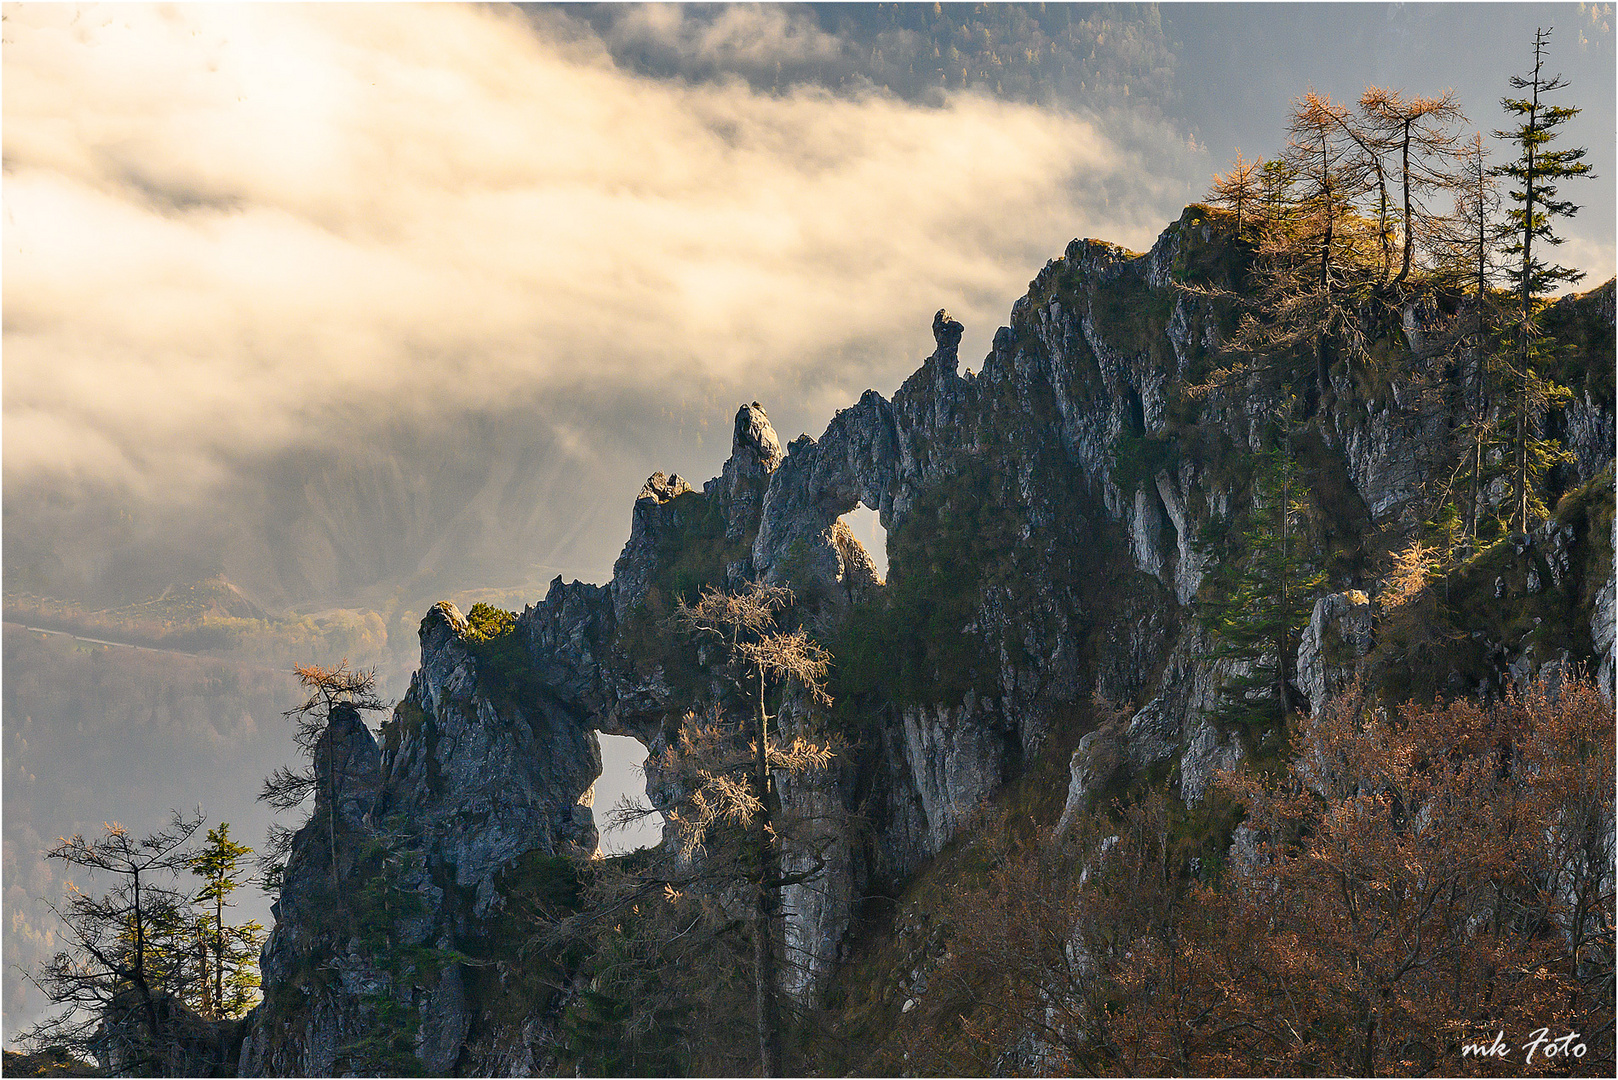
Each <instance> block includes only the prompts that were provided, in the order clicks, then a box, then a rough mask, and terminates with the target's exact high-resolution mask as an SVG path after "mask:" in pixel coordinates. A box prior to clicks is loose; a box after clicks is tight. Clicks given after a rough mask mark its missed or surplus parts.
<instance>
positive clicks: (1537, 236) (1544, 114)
mask: <svg viewBox="0 0 1618 1080" xmlns="http://www.w3.org/2000/svg"><path fill="white" fill-rule="evenodd" d="M1550 35H1551V32H1550V31H1549V30H1544V29H1541V30H1538V31H1537V32H1536V33H1535V34H1534V67H1533V70H1532V71H1531V72H1530V73H1529V74H1528V75H1527V76H1526V77H1525V76H1520V75H1513V76H1512V77H1511V86H1512V88H1513V89H1515V90H1527V91H1528V95H1527V96H1526V97H1521V98H1512V97H1506V98H1502V99H1501V101H1500V104H1501V106H1502V107H1503V108H1504V109H1505V110H1506V112H1507V113H1509V114H1511V115H1513V116H1516V117H1518V118H1520V120H1521V122H1520V123H1519V124H1518V125H1517V126H1516V127H1514V128H1511V129H1509V130H1503V131H1496V132H1495V133H1494V136H1495V138H1497V139H1501V140H1504V141H1507V142H1510V143H1512V144H1514V145H1515V147H1516V150H1517V157H1516V159H1515V160H1514V161H1511V162H1509V163H1507V164H1505V165H1501V166H1498V167H1497V168H1495V169H1494V170H1493V172H1494V174H1495V175H1497V176H1504V177H1507V178H1508V179H1510V180H1511V181H1512V183H1513V185H1514V186H1513V187H1511V188H1510V189H1509V190H1508V192H1507V197H1508V198H1509V199H1510V200H1511V202H1512V204H1513V206H1512V208H1511V210H1510V211H1509V213H1508V217H1509V219H1510V221H1511V224H1512V226H1513V231H1514V234H1515V236H1514V239H1513V240H1512V242H1511V244H1510V245H1509V246H1508V247H1507V248H1506V254H1508V255H1514V256H1519V257H1520V259H1519V261H1518V262H1517V264H1516V266H1515V267H1514V268H1513V269H1512V270H1511V271H1510V276H1511V279H1512V284H1513V285H1514V286H1515V291H1516V294H1517V311H1516V330H1517V335H1516V336H1517V350H1516V354H1517V355H1516V362H1515V365H1514V370H1513V371H1512V375H1513V376H1514V377H1515V379H1516V380H1517V400H1516V403H1515V408H1514V410H1513V412H1514V415H1513V417H1512V419H1513V420H1514V421H1515V423H1516V430H1517V435H1516V478H1515V479H1516V488H1517V490H1516V496H1517V515H1516V516H1517V524H1518V527H1519V528H1521V529H1522V530H1523V531H1525V532H1526V531H1527V529H1528V527H1529V524H1530V519H1529V515H1530V513H1531V512H1533V511H1535V510H1537V511H1538V516H1543V515H1544V507H1543V505H1540V506H1535V505H1534V504H1535V503H1536V502H1537V501H1538V500H1537V499H1536V498H1535V497H1534V495H1533V494H1532V491H1531V489H1533V488H1535V487H1537V480H1538V478H1539V476H1541V475H1543V473H1544V470H1545V469H1546V468H1548V467H1549V466H1550V465H1551V464H1552V463H1553V462H1554V460H1555V459H1556V458H1555V451H1554V448H1553V447H1551V446H1550V445H1549V444H1548V443H1547V442H1546V441H1545V440H1542V439H1537V438H1535V437H1534V431H1535V430H1537V429H1538V427H1539V424H1540V422H1541V420H1542V419H1543V418H1544V415H1545V413H1546V411H1547V410H1549V409H1550V408H1551V407H1552V406H1553V405H1555V404H1556V403H1557V402H1558V401H1559V400H1560V399H1561V398H1562V397H1565V391H1564V390H1563V389H1562V388H1561V387H1559V386H1557V385H1556V384H1554V383H1552V382H1551V381H1550V380H1548V379H1546V378H1545V377H1544V376H1542V375H1541V374H1539V372H1538V370H1537V368H1538V367H1539V363H1538V360H1539V356H1538V355H1537V349H1536V346H1537V345H1538V338H1539V332H1538V327H1537V325H1536V319H1535V315H1536V310H1535V302H1536V301H1537V300H1538V298H1539V297H1541V296H1543V295H1544V294H1545V293H1547V292H1549V291H1550V290H1551V289H1553V288H1555V287H1556V286H1557V285H1559V284H1561V283H1564V282H1566V283H1569V284H1571V283H1573V282H1576V281H1578V280H1579V279H1581V278H1582V277H1584V272H1583V271H1581V270H1574V269H1570V268H1568V267H1565V266H1557V265H1555V264H1552V263H1549V262H1547V261H1546V260H1545V259H1544V258H1543V257H1542V256H1541V255H1538V254H1536V253H1535V247H1534V245H1535V242H1536V241H1538V242H1539V243H1540V244H1543V245H1546V246H1551V247H1554V246H1556V245H1558V244H1561V243H1562V238H1561V237H1559V236H1557V235H1556V233H1555V232H1554V231H1553V229H1552V226H1553V224H1554V222H1555V220H1556V219H1557V218H1571V217H1572V216H1573V215H1574V214H1576V213H1578V210H1579V208H1578V207H1577V206H1576V205H1574V204H1573V203H1572V202H1569V201H1568V200H1566V199H1559V198H1557V184H1558V183H1559V182H1560V181H1562V180H1567V179H1571V178H1574V177H1580V176H1590V175H1592V173H1591V168H1590V164H1589V162H1587V161H1584V160H1583V158H1584V155H1585V148H1584V147H1582V146H1581V147H1570V148H1567V149H1561V150H1552V149H1551V148H1550V144H1551V143H1552V142H1553V141H1554V140H1555V139H1556V137H1557V134H1558V132H1557V129H1558V128H1559V127H1561V126H1562V125H1563V124H1565V123H1566V122H1567V121H1569V120H1571V119H1573V117H1575V116H1577V115H1578V114H1579V111H1580V110H1578V109H1576V108H1572V107H1569V106H1565V105H1550V104H1547V103H1545V102H1543V101H1541V100H1540V99H1541V98H1542V97H1543V96H1544V95H1546V94H1550V93H1554V92H1555V91H1557V90H1562V89H1565V88H1566V87H1567V86H1568V83H1567V82H1566V80H1564V79H1563V78H1562V76H1560V75H1551V76H1546V75H1545V74H1544V73H1543V72H1544V64H1545V49H1546V46H1547V45H1548V44H1549V43H1550Z"/></svg>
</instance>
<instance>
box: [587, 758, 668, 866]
mask: <svg viewBox="0 0 1618 1080" xmlns="http://www.w3.org/2000/svg"><path fill="white" fill-rule="evenodd" d="M600 739H601V776H600V777H599V778H598V779H597V780H596V791H595V819H596V828H597V829H598V830H599V831H600V833H601V850H602V852H603V853H604V854H607V855H622V854H624V853H626V852H630V851H637V850H639V849H640V848H646V847H655V846H656V845H657V844H659V843H661V842H662V840H663V815H661V814H654V815H652V816H651V817H649V818H643V819H642V820H641V821H639V822H637V823H636V824H634V825H631V826H629V827H628V828H626V829H621V830H610V829H608V828H607V823H608V820H609V817H610V815H611V814H612V811H613V808H614V807H616V806H617V805H618V804H619V803H620V802H621V801H622V800H623V798H624V796H626V795H627V796H628V797H629V799H630V801H632V802H636V803H640V804H641V805H646V801H647V800H646V747H644V746H642V745H641V744H640V740H638V739H631V738H627V737H625V736H622V735H602V736H600Z"/></svg>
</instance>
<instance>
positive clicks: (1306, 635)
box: [1297, 589, 1375, 713]
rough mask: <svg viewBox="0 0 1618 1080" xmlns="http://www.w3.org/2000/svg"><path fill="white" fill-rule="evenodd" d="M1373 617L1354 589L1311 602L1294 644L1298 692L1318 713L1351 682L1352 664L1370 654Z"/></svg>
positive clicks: (1367, 599)
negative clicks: (1299, 634)
mask: <svg viewBox="0 0 1618 1080" xmlns="http://www.w3.org/2000/svg"><path fill="white" fill-rule="evenodd" d="M1374 630H1375V613H1374V611H1373V610H1372V606H1371V598H1370V597H1369V596H1366V595H1365V594H1364V593H1363V592H1361V591H1360V590H1358V589H1350V590H1348V591H1347V592H1340V593H1328V594H1327V595H1325V596H1322V597H1321V598H1320V599H1319V600H1316V601H1315V609H1314V611H1313V612H1312V613H1311V614H1310V616H1309V625H1308V626H1307V627H1305V628H1304V631H1303V634H1302V636H1301V638H1300V639H1299V641H1298V667H1297V671H1298V690H1299V691H1300V692H1302V694H1303V696H1304V697H1306V698H1308V699H1309V708H1310V710H1311V711H1312V712H1315V713H1319V712H1320V711H1321V710H1322V709H1324V708H1326V706H1327V705H1328V704H1329V703H1330V702H1331V700H1332V698H1334V697H1336V696H1337V695H1338V694H1341V693H1342V692H1343V691H1344V690H1346V689H1347V688H1348V686H1349V684H1351V683H1352V682H1353V681H1354V675H1355V662H1356V661H1358V660H1359V659H1360V658H1361V657H1363V656H1364V655H1365V654H1366V653H1368V652H1369V651H1370V650H1371V641H1372V634H1373V632H1374Z"/></svg>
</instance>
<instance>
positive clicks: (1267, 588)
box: [1199, 439, 1324, 734]
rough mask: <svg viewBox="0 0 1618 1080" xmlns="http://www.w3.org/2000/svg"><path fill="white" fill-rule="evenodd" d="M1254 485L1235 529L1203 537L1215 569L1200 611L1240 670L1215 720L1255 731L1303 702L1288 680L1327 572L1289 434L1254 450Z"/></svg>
mask: <svg viewBox="0 0 1618 1080" xmlns="http://www.w3.org/2000/svg"><path fill="white" fill-rule="evenodd" d="M1252 491H1253V501H1252V506H1251V509H1250V511H1249V513H1248V515H1247V517H1246V519H1245V520H1244V521H1242V522H1240V523H1239V527H1238V528H1235V529H1233V530H1230V531H1227V532H1225V533H1224V534H1223V535H1219V536H1210V537H1208V538H1207V540H1206V541H1205V545H1204V546H1205V547H1206V548H1207V549H1209V551H1210V553H1211V554H1213V555H1215V557H1216V561H1215V562H1214V566H1215V567H1216V568H1215V569H1214V571H1213V572H1212V573H1210V574H1209V580H1208V583H1207V585H1206V586H1205V590H1204V594H1203V599H1202V601H1201V603H1200V604H1199V609H1200V614H1201V618H1202V621H1203V625H1204V626H1205V627H1207V629H1208V630H1209V631H1210V632H1211V633H1212V634H1213V636H1214V638H1215V642H1216V643H1215V648H1214V656H1216V657H1218V658H1220V659H1227V660H1234V661H1237V662H1239V663H1240V664H1241V665H1242V667H1243V669H1244V671H1243V672H1242V673H1240V674H1237V675H1235V676H1233V677H1231V678H1230V679H1228V680H1227V681H1226V682H1225V685H1224V687H1223V689H1222V692H1223V695H1224V698H1225V702H1224V705H1223V707H1222V708H1221V710H1220V714H1219V715H1220V719H1221V720H1222V721H1224V722H1226V723H1234V724H1242V725H1245V726H1247V727H1248V728H1249V729H1250V730H1252V731H1253V732H1254V733H1255V734H1259V733H1261V732H1262V731H1263V730H1264V729H1266V728H1273V729H1279V727H1280V724H1281V722H1282V721H1283V720H1284V719H1285V718H1286V715H1287V714H1288V713H1289V712H1291V711H1293V710H1294V708H1295V707H1297V706H1299V705H1301V704H1302V696H1301V694H1300V693H1299V691H1298V688H1297V686H1296V684H1295V683H1294V681H1293V680H1294V678H1295V676H1296V670H1295V668H1296V657H1297V650H1298V639H1299V637H1300V635H1301V634H1302V632H1303V628H1304V626H1305V624H1306V623H1307V622H1308V621H1309V615H1310V613H1311V612H1312V611H1313V608H1314V600H1315V593H1316V592H1317V591H1318V590H1319V588H1320V586H1321V583H1322V582H1323V581H1324V575H1323V574H1322V573H1321V572H1320V570H1319V568H1318V567H1317V566H1316V565H1315V564H1314V561H1313V560H1312V559H1311V557H1310V551H1309V539H1308V536H1307V534H1306V531H1305V528H1304V515H1305V513H1306V512H1307V504H1306V503H1305V501H1304V499H1303V498H1302V497H1301V496H1300V494H1299V482H1298V469H1297V463H1296V462H1295V461H1294V460H1293V456H1292V453H1291V447H1290V439H1283V445H1282V446H1281V447H1279V448H1276V449H1272V450H1266V451H1264V452H1262V453H1260V454H1258V455H1257V457H1256V459H1255V461H1254V468H1253V484H1252Z"/></svg>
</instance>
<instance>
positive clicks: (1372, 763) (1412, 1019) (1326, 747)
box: [933, 680, 1614, 1076]
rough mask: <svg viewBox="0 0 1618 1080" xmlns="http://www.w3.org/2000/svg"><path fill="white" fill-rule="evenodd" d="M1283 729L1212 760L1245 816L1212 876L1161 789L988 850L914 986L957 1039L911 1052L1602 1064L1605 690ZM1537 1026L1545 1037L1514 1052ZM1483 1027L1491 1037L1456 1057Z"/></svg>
mask: <svg viewBox="0 0 1618 1080" xmlns="http://www.w3.org/2000/svg"><path fill="white" fill-rule="evenodd" d="M1294 739H1295V742H1294V746H1295V747H1296V753H1295V756H1294V757H1293V758H1292V760H1291V761H1290V763H1289V764H1288V766H1287V768H1286V769H1285V770H1284V771H1283V772H1279V773H1275V774H1271V775H1264V774H1261V773H1255V772H1243V773H1239V774H1236V775H1232V776H1229V777H1227V778H1226V780H1225V787H1226V790H1227V791H1228V792H1229V793H1231V794H1233V795H1235V796H1237V797H1239V798H1240V799H1241V800H1242V801H1243V802H1244V803H1245V805H1246V808H1247V818H1246V821H1245V823H1244V824H1243V826H1242V827H1241V829H1240V830H1238V837H1237V839H1238V842H1237V844H1236V845H1235V846H1234V847H1233V849H1232V862H1231V865H1230V867H1229V869H1228V870H1227V871H1226V872H1225V873H1224V874H1223V875H1222V877H1221V878H1219V879H1217V880H1216V879H1214V877H1213V876H1212V875H1210V874H1208V873H1207V868H1206V866H1199V865H1198V864H1195V863H1192V862H1191V861H1190V860H1188V859H1187V858H1186V857H1185V854H1184V851H1185V849H1184V847H1183V845H1181V844H1180V843H1179V842H1178V841H1177V834H1178V833H1179V832H1180V831H1182V826H1180V825H1179V824H1177V815H1176V814H1175V813H1173V812H1171V806H1172V804H1171V803H1170V802H1169V801H1168V799H1167V797H1166V796H1162V795H1156V796H1153V797H1151V798H1148V799H1147V800H1146V801H1145V802H1144V803H1143V804H1141V805H1138V806H1135V807H1132V808H1129V809H1127V810H1122V811H1118V812H1117V816H1116V817H1109V816H1107V815H1105V814H1102V815H1097V816H1095V817H1093V818H1092V819H1091V820H1089V821H1088V822H1086V823H1083V824H1082V825H1081V828H1080V834H1081V835H1080V836H1079V837H1078V838H1077V840H1076V842H1077V845H1078V846H1077V847H1076V848H1073V849H1062V848H1053V847H1051V846H1049V845H1039V844H1032V845H1024V846H1021V847H1017V846H1015V845H1009V846H1006V847H1005V848H1003V849H1002V850H1001V851H999V852H998V853H997V855H996V858H995V860H994V865H993V869H992V870H991V871H990V873H988V875H987V876H986V879H985V882H984V884H983V885H982V886H981V887H980V888H978V889H976V890H974V891H973V892H972V893H971V894H970V895H969V896H968V897H966V898H965V900H964V903H963V907H962V910H963V912H964V916H963V917H962V918H961V919H960V920H959V921H958V923H957V925H956V926H955V935H956V936H955V939H954V944H953V947H952V955H951V958H950V960H949V961H948V963H947V964H946V965H945V974H946V975H947V978H948V980H949V982H948V985H950V986H951V987H952V988H953V992H952V994H951V995H948V1000H947V1002H946V1001H945V997H946V996H945V995H939V998H940V1001H939V1004H940V1005H942V1006H943V1007H944V1008H946V1009H950V1010H953V1011H954V1013H955V1015H956V1017H957V1018H958V1019H957V1021H956V1022H957V1023H958V1024H959V1025H960V1027H961V1030H962V1032H963V1034H964V1035H965V1039H964V1040H962V1041H960V1042H958V1043H956V1044H955V1054H956V1058H957V1059H956V1060H945V1058H944V1055H943V1053H942V1051H941V1052H940V1053H939V1054H938V1055H937V1060H936V1061H934V1062H933V1064H934V1065H936V1066H937V1067H941V1068H955V1069H958V1068H960V1067H962V1066H963V1065H967V1064H972V1065H975V1066H976V1067H977V1068H978V1069H979V1070H982V1071H996V1072H1005V1071H1030V1072H1040V1073H1079V1072H1083V1073H1108V1074H1112V1073H1152V1074H1168V1075H1198V1074H1200V1075H1317V1074H1339V1075H1359V1076H1373V1075H1378V1074H1382V1075H1390V1074H1391V1075H1417V1074H1420V1075H1426V1074H1432V1073H1437V1074H1442V1075H1457V1074H1482V1075H1488V1074H1500V1073H1502V1072H1506V1073H1512V1074H1518V1073H1525V1072H1526V1073H1537V1072H1541V1071H1545V1072H1552V1073H1564V1072H1572V1073H1576V1074H1610V1073H1611V1070H1612V1067H1613V835H1614V834H1613V799H1612V792H1613V722H1612V706H1611V705H1610V704H1609V703H1608V702H1607V701H1606V700H1605V699H1604V698H1603V697H1602V696H1601V695H1600V694H1599V693H1598V692H1597V691H1596V690H1595V689H1594V687H1593V686H1592V685H1591V684H1590V683H1589V682H1586V681H1582V680H1578V681H1567V682H1564V683H1563V684H1562V685H1560V686H1535V687H1533V688H1531V689H1530V690H1529V691H1528V692H1526V693H1525V694H1523V695H1520V696H1513V697H1511V698H1510V699H1509V700H1506V701H1503V702H1497V703H1495V704H1492V705H1487V706H1485V705H1480V704H1476V703H1472V702H1454V703H1439V704H1438V705H1435V706H1419V705H1407V706H1405V707H1404V708H1403V709H1401V710H1399V711H1398V713H1397V714H1396V715H1389V714H1387V713H1385V712H1383V711H1380V710H1376V709H1372V708H1369V707H1367V706H1365V705H1364V704H1363V703H1362V702H1359V701H1357V700H1355V699H1354V698H1352V697H1349V698H1345V699H1344V700H1342V701H1339V702H1338V703H1337V704H1336V705H1335V706H1334V707H1332V708H1330V709H1327V710H1324V711H1323V714H1322V715H1321V716H1319V717H1317V718H1313V719H1309V720H1305V721H1304V722H1303V723H1302V726H1301V727H1300V728H1299V729H1298V730H1297V731H1296V732H1295V733H1294ZM1198 870H1201V871H1202V872H1201V873H1200V874H1199V873H1197V872H1196V871H1198ZM940 1019H942V1018H940V1017H934V1018H933V1020H934V1022H937V1021H938V1020H940ZM1542 1028H1543V1029H1547V1038H1548V1039H1556V1038H1559V1037H1560V1036H1563V1035H1566V1034H1568V1033H1574V1035H1573V1038H1572V1039H1571V1040H1570V1041H1569V1043H1568V1050H1569V1051H1570V1052H1568V1053H1564V1054H1562V1055H1559V1056H1555V1057H1547V1056H1546V1055H1545V1050H1544V1046H1543V1045H1542V1046H1541V1047H1540V1048H1539V1050H1538V1051H1537V1052H1536V1054H1535V1056H1534V1057H1533V1059H1532V1060H1530V1059H1529V1057H1528V1054H1527V1051H1526V1050H1525V1044H1528V1043H1529V1042H1531V1041H1532V1040H1533V1038H1534V1036H1535V1033H1536V1032H1537V1031H1538V1030H1539V1029H1542ZM1497 1033H1499V1034H1500V1035H1501V1042H1500V1045H1503V1046H1505V1047H1506V1048H1507V1049H1508V1051H1509V1056H1506V1057H1482V1056H1479V1055H1478V1054H1477V1050H1476V1048H1477V1047H1481V1046H1486V1045H1490V1044H1493V1043H1495V1039H1496V1035H1497ZM1468 1046H1471V1047H1473V1048H1474V1049H1471V1050H1467V1049H1466V1048H1467V1047H1468ZM1576 1047H1582V1053H1581V1054H1580V1055H1579V1056H1573V1053H1572V1052H1571V1051H1573V1050H1574V1048H1576Z"/></svg>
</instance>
